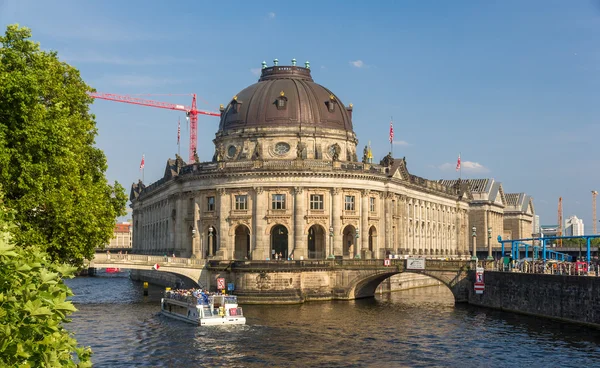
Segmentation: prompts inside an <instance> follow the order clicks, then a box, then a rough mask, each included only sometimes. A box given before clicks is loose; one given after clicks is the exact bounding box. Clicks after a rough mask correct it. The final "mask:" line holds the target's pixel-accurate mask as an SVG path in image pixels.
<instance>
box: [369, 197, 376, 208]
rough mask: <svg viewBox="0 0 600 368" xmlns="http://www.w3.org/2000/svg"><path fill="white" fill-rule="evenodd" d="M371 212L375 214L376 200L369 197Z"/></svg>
mask: <svg viewBox="0 0 600 368" xmlns="http://www.w3.org/2000/svg"><path fill="white" fill-rule="evenodd" d="M369 211H370V212H375V198H374V197H369Z"/></svg>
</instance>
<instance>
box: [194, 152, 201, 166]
mask: <svg viewBox="0 0 600 368" xmlns="http://www.w3.org/2000/svg"><path fill="white" fill-rule="evenodd" d="M194 162H195V163H199V162H200V157H198V152H196V150H195V149H194Z"/></svg>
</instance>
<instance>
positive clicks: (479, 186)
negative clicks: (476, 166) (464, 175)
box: [439, 179, 506, 206]
mask: <svg viewBox="0 0 600 368" xmlns="http://www.w3.org/2000/svg"><path fill="white" fill-rule="evenodd" d="M458 181H459V179H454V180H447V179H442V180H439V182H440V183H441V184H443V185H446V186H449V187H452V186H455V185H456V183H458ZM461 182H462V183H467V184H468V186H469V190H470V192H471V193H472V194H473V199H475V200H480V201H481V200H483V201H492V202H496V203H497V204H498V205H501V206H503V205H505V203H506V202H505V198H504V190H503V189H502V183H500V182H498V181H496V180H494V179H465V180H461Z"/></svg>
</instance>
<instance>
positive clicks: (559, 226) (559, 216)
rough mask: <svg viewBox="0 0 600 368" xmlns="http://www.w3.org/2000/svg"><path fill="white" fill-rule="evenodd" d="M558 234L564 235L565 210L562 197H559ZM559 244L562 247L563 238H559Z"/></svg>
mask: <svg viewBox="0 0 600 368" xmlns="http://www.w3.org/2000/svg"><path fill="white" fill-rule="evenodd" d="M556 235H557V236H562V235H563V210H562V197H558V229H557V232H556ZM557 243H558V246H559V247H562V239H558V242H557Z"/></svg>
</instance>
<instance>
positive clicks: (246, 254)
mask: <svg viewBox="0 0 600 368" xmlns="http://www.w3.org/2000/svg"><path fill="white" fill-rule="evenodd" d="M249 258H250V229H248V227H247V226H246V225H239V226H238V227H236V228H235V250H234V253H233V259H249Z"/></svg>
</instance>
